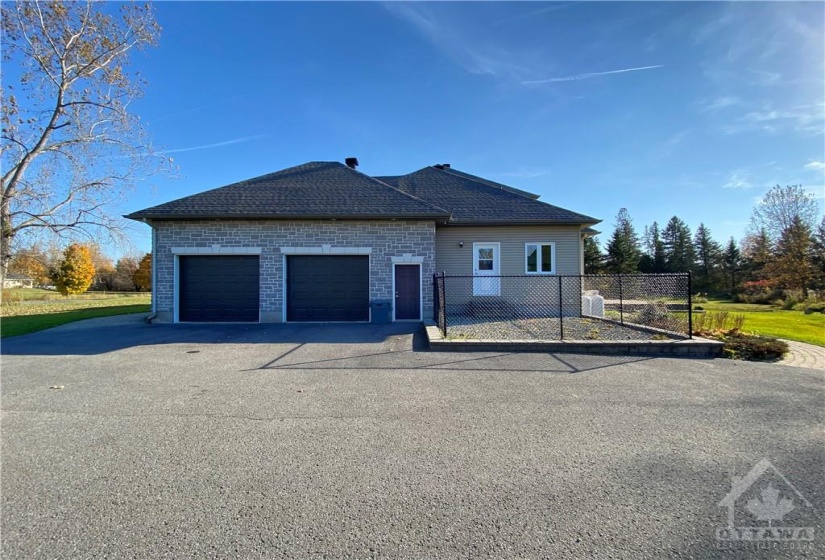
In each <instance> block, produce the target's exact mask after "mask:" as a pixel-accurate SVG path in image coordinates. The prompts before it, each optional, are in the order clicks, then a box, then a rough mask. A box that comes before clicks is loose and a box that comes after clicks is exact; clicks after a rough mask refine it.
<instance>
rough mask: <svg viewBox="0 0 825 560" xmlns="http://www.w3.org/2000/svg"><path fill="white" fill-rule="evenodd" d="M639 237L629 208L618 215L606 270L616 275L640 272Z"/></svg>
mask: <svg viewBox="0 0 825 560" xmlns="http://www.w3.org/2000/svg"><path fill="white" fill-rule="evenodd" d="M641 254H642V253H641V249H640V248H639V236H638V235H636V230H635V229H634V227H633V220H631V219H630V213H629V212H628V211H627V208H622V209H620V210H619V213H618V214H616V226H615V229H614V230H613V235H612V236H611V237H610V241H608V243H607V262H606V268H607V270H608V271H609V272H613V273H615V274H633V273H634V272H639V259H640V258H641Z"/></svg>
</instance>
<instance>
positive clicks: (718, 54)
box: [121, 2, 825, 250]
mask: <svg viewBox="0 0 825 560" xmlns="http://www.w3.org/2000/svg"><path fill="white" fill-rule="evenodd" d="M156 15H157V19H158V21H159V23H160V24H161V26H162V27H163V32H162V35H161V41H160V47H158V48H156V49H151V50H148V51H146V52H143V53H139V54H138V55H137V56H135V57H134V59H133V61H134V68H136V69H140V71H141V73H142V74H143V76H144V77H145V78H146V80H148V86H147V88H146V94H145V96H144V98H142V99H141V100H140V101H139V102H137V103H136V104H135V105H134V107H133V108H134V110H135V111H136V112H137V113H138V114H139V115H140V116H141V117H142V119H143V121H144V123H145V124H146V126H147V128H148V130H149V132H150V133H151V135H152V138H153V140H154V144H155V147H156V149H158V150H161V151H164V152H166V153H167V154H168V155H169V156H170V157H172V158H174V161H175V164H176V165H177V173H176V177H157V178H153V179H152V180H150V181H147V182H146V183H143V184H141V185H139V186H138V188H137V190H136V191H135V192H134V193H133V195H131V196H130V198H129V200H128V203H127V204H126V205H125V206H124V207H123V208H122V209H121V210H122V211H123V212H124V213H125V212H129V211H134V210H138V209H140V208H144V207H146V206H151V205H154V204H159V203H161V202H165V201H167V200H171V199H174V198H179V197H181V196H186V195H189V194H193V193H196V192H199V191H203V190H206V189H209V188H213V187H217V186H222V185H225V184H228V183H231V182H233V181H237V180H242V179H247V178H251V177H254V176H257V175H261V174H264V173H268V172H272V171H276V170H278V169H282V168H285V167H290V166H293V165H298V164H301V163H304V162H307V161H317V160H337V161H343V159H344V158H345V157H348V156H356V157H358V158H359V160H360V162H361V167H360V170H361V171H363V172H365V173H367V174H374V175H385V174H403V173H407V172H411V171H414V170H416V169H419V168H421V167H424V166H426V165H431V164H434V163H442V162H446V163H451V164H452V165H453V166H454V167H457V168H459V169H461V170H463V171H467V172H469V173H473V174H477V175H481V176H483V177H488V178H490V179H494V180H497V181H501V182H504V183H507V184H510V185H513V186H515V187H518V188H522V189H526V190H529V191H532V192H535V193H539V194H541V200H543V201H545V202H549V203H552V204H556V205H559V206H563V207H566V208H569V209H572V210H576V211H579V212H583V213H587V214H590V215H592V216H595V217H598V218H601V219H603V220H604V223H603V224H601V225H600V229H602V230H603V231H604V234H603V235H602V236H600V239H601V240H602V243H604V241H605V240H606V238H607V237H608V235H609V234H610V232H611V231H612V226H613V219H614V217H615V215H616V212H617V211H618V209H619V208H620V207H627V208H628V210H629V211H630V214H631V216H632V217H633V220H634V223H635V225H636V226H637V229H638V231H639V233H641V231H642V229H643V226H644V225H647V224H650V223H651V222H653V221H654V220H657V221H659V223H660V224H664V223H665V222H667V220H668V219H669V218H670V217H671V216H673V215H674V214H676V215H678V216H679V217H681V218H682V219H683V220H685V221H686V222H687V223H688V224H689V225H690V226H691V228H693V229H694V230H695V228H696V227H697V226H698V225H699V223H700V222H704V223H705V224H706V225H707V226H709V227H710V229H711V231H712V233H713V235H714V237H716V238H717V239H719V240H720V241H724V240H726V239H727V238H728V237H729V236H731V235H732V236H734V237H736V238H737V239H740V238H741V237H742V236H743V234H744V231H745V228H746V225H747V221H748V217H749V216H750V213H751V209H752V207H753V205H754V203H755V201H757V200H758V199H759V197H760V196H761V195H763V194H764V193H765V192H766V191H767V189H768V188H770V187H771V186H772V185H775V184H781V185H786V184H802V185H803V186H805V187H806V188H807V189H808V190H810V191H811V192H813V193H815V195H816V196H817V197H819V198H822V197H823V193H825V144H823V142H824V139H823V132H825V122H824V119H825V64H824V61H825V34H824V33H825V32H824V31H823V22H824V21H825V5H824V4H823V3H819V2H806V3H789V2H782V3H768V2H735V3H722V2H713V3H695V2H666V3H655V2H632V3H620V2H608V3H591V2H558V3H540V2H524V3H520V2H506V3H505V2H486V3H470V2H460V3H440V2H430V3H378V2H362V3H344V2H340V3H338V2H336V3H312V2H277V3H276V2H255V3H217V2H216V3H205V2H190V3H183V2H175V3H172V2H164V3H158V4H156ZM149 239H150V236H149V228H148V227H147V226H142V225H137V226H136V229H135V235H134V240H135V243H136V245H137V247H138V249H139V250H148V249H149Z"/></svg>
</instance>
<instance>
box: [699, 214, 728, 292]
mask: <svg viewBox="0 0 825 560" xmlns="http://www.w3.org/2000/svg"><path fill="white" fill-rule="evenodd" d="M693 248H694V251H695V253H696V267H695V272H696V275H695V283H694V286H695V287H696V290H697V291H699V292H712V291H714V290H717V289H718V288H719V280H720V278H719V268H720V265H721V259H722V247H721V246H720V245H719V243H717V242H716V241H715V240H714V239H713V238H712V237H711V235H710V229H708V228H707V227H705V224H703V223H700V224H699V227H698V228H697V229H696V235H695V236H694V237H693Z"/></svg>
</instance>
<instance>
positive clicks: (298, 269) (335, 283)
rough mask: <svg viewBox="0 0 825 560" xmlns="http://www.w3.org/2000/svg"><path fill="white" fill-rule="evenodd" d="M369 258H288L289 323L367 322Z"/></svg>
mask: <svg viewBox="0 0 825 560" xmlns="http://www.w3.org/2000/svg"><path fill="white" fill-rule="evenodd" d="M368 319H369V257H367V256H361V255H358V256H354V255H353V256H350V255H347V256H343V255H335V256H314V255H313V256H307V255H292V256H289V257H287V320H288V321H367V320H368Z"/></svg>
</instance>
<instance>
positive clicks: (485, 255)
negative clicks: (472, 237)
mask: <svg viewBox="0 0 825 560" xmlns="http://www.w3.org/2000/svg"><path fill="white" fill-rule="evenodd" d="M478 258H480V259H492V258H493V250H492V249H479V250H478Z"/></svg>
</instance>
